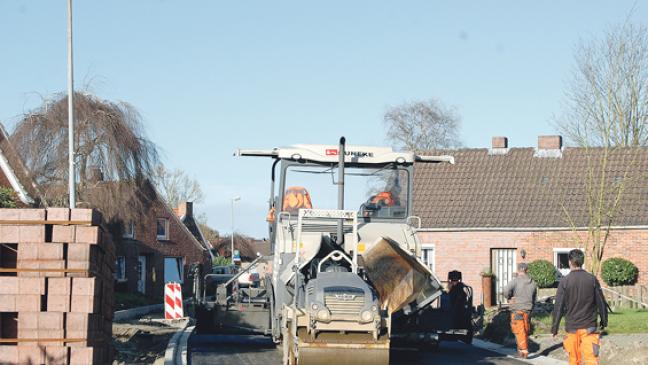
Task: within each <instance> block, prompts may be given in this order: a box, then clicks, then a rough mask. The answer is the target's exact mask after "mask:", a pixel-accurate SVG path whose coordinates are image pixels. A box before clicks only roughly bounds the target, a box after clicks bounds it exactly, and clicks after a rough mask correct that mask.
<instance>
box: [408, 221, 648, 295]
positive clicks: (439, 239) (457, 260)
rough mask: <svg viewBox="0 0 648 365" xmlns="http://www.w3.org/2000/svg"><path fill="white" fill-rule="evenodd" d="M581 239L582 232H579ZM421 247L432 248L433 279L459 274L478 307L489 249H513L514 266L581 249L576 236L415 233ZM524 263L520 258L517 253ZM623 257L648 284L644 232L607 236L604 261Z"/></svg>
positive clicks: (565, 233)
mask: <svg viewBox="0 0 648 365" xmlns="http://www.w3.org/2000/svg"><path fill="white" fill-rule="evenodd" d="M578 234H579V235H581V236H584V235H585V234H586V232H579V233H578ZM419 238H420V240H421V243H424V244H425V243H432V244H434V245H435V264H436V266H435V268H436V273H437V275H438V276H439V277H440V278H441V279H442V280H445V278H446V277H447V273H448V271H451V270H459V271H462V272H463V280H464V282H466V283H467V284H468V285H471V286H473V288H474V290H475V303H481V295H482V290H481V277H480V275H479V274H480V272H482V271H483V270H484V269H485V268H490V266H491V257H490V253H491V249H493V248H516V249H517V254H518V257H517V262H523V261H524V262H531V261H534V260H537V259H545V260H548V261H550V262H553V248H570V247H579V246H581V245H580V244H579V243H578V239H577V236H576V233H574V232H571V231H551V232H537V231H536V232H493V231H479V232H419ZM522 248H523V249H524V250H525V251H526V259H524V260H523V259H522V258H521V257H520V251H521V250H520V249H522ZM609 257H624V258H626V259H628V260H630V261H632V262H633V263H634V264H635V265H637V267H638V268H639V283H641V284H648V230H618V231H615V232H613V233H612V234H611V236H610V238H609V240H608V243H607V245H606V249H605V255H604V259H605V258H609Z"/></svg>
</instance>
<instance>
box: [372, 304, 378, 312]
mask: <svg viewBox="0 0 648 365" xmlns="http://www.w3.org/2000/svg"><path fill="white" fill-rule="evenodd" d="M371 311H372V312H378V307H377V306H376V305H375V304H374V305H372V306H371Z"/></svg>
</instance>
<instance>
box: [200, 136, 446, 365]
mask: <svg viewBox="0 0 648 365" xmlns="http://www.w3.org/2000/svg"><path fill="white" fill-rule="evenodd" d="M235 155H236V156H254V157H267V158H270V159H271V160H272V164H271V169H270V174H269V175H270V198H269V204H268V214H267V217H266V220H267V222H268V229H269V232H268V234H269V240H270V243H271V248H272V250H271V251H272V255H270V256H260V257H258V258H257V259H256V260H254V261H253V262H252V263H251V264H250V265H248V266H247V267H246V268H245V269H243V270H241V271H240V272H238V273H236V274H232V275H231V276H227V277H223V275H222V274H210V273H207V275H204V278H205V280H204V281H203V285H202V288H198V289H197V290H198V291H199V292H200V293H199V295H198V297H199V305H198V306H197V309H196V316H197V328H198V330H199V331H213V330H218V331H222V332H229V333H256V334H263V335H267V336H271V337H272V338H273V339H274V341H275V342H276V343H277V344H278V345H279V346H281V348H282V349H283V361H284V364H287V365H294V364H300V365H316V364H331V363H333V364H336V365H344V364H356V365H357V364H368V365H369V364H371V365H381V364H388V363H389V356H390V348H391V346H392V342H393V341H395V340H396V339H399V340H402V339H404V338H407V335H408V334H410V333H415V332H417V328H412V326H414V327H416V326H422V327H421V328H424V329H423V330H420V331H418V332H420V333H419V334H420V335H421V336H418V337H417V338H418V339H419V340H423V341H435V340H438V333H439V332H440V331H441V330H439V329H437V328H435V326H434V325H433V324H430V323H428V324H425V325H422V324H420V320H419V319H420V318H426V316H424V315H422V313H425V312H426V311H430V310H437V309H438V305H437V306H435V305H434V304H433V303H435V302H437V303H438V302H439V300H438V299H439V298H440V297H441V296H442V295H443V293H444V292H443V288H442V286H441V282H440V280H439V279H438V278H437V277H436V276H435V274H434V273H433V272H432V271H431V269H430V267H429V266H428V265H426V264H425V263H424V262H423V261H422V260H421V259H420V256H421V247H420V242H419V241H418V238H417V235H416V230H417V228H420V219H419V218H418V217H416V216H414V215H413V212H412V198H413V196H412V195H413V194H412V190H413V181H412V180H413V174H414V165H415V163H450V164H452V163H454V159H453V158H452V157H451V156H422V155H418V154H416V153H413V152H401V151H394V150H393V149H391V148H384V147H366V146H347V144H346V140H345V138H344V137H342V138H340V140H339V143H338V144H334V145H294V146H291V147H286V148H273V149H267V150H263V149H261V150H254V149H240V150H237V151H236V152H235ZM259 265H261V266H262V267H263V269H262V270H260V269H259V268H258V267H259ZM249 270H255V272H259V273H261V274H262V276H263V277H264V279H265V280H262V281H261V285H259V287H247V288H241V287H238V286H237V282H238V281H239V280H237V279H238V276H239V275H245V274H246V272H247V271H249ZM435 308H436V309H435ZM442 317H443V316H442ZM399 332H401V333H399ZM441 332H442V331H441ZM407 341H409V342H413V341H416V339H408V340H407Z"/></svg>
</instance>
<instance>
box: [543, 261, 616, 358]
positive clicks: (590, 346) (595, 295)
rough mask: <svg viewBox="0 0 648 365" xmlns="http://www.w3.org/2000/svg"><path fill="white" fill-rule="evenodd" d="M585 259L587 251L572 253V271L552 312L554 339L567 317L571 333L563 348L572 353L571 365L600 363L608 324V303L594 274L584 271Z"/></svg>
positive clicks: (563, 283)
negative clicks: (602, 339)
mask: <svg viewBox="0 0 648 365" xmlns="http://www.w3.org/2000/svg"><path fill="white" fill-rule="evenodd" d="M584 261H585V255H584V254H583V251H581V250H571V251H570V252H569V268H570V272H569V274H568V275H567V276H565V277H564V278H562V279H561V280H560V284H559V285H558V290H557V292H556V301H555V304H554V310H553V314H552V317H553V320H552V325H551V333H552V334H553V335H554V338H555V337H556V335H557V334H558V326H559V325H560V320H561V318H562V317H563V315H564V316H565V330H566V331H567V336H565V339H564V341H563V347H564V348H565V351H567V353H569V365H581V364H583V363H585V365H599V363H600V362H599V355H600V351H601V335H600V333H599V329H604V328H605V327H607V304H606V302H605V297H604V296H603V291H602V290H601V285H600V284H599V282H598V280H597V279H596V277H595V276H594V275H592V274H590V273H588V272H586V271H584V270H583V262H584ZM598 316H600V317H601V322H600V326H598V325H597V317H598Z"/></svg>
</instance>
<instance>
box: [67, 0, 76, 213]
mask: <svg viewBox="0 0 648 365" xmlns="http://www.w3.org/2000/svg"><path fill="white" fill-rule="evenodd" d="M67 8H68V19H67V20H68V24H67V26H68V28H67V50H68V64H67V71H68V74H67V81H68V85H67V87H68V188H69V190H70V208H76V187H75V178H76V173H75V171H74V67H73V59H72V56H73V53H72V0H68V2H67Z"/></svg>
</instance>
